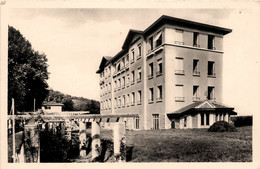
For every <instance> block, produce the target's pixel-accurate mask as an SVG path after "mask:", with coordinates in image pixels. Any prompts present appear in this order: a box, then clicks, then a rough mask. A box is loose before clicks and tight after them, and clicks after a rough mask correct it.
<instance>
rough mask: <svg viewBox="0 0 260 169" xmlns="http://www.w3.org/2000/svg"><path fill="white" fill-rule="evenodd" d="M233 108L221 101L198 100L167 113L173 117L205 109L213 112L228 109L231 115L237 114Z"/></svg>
mask: <svg viewBox="0 0 260 169" xmlns="http://www.w3.org/2000/svg"><path fill="white" fill-rule="evenodd" d="M233 110H234V108H233V107H228V106H225V105H223V104H221V103H217V102H214V101H211V100H204V101H198V102H195V103H192V104H190V105H187V106H185V107H183V108H180V109H179V110H176V111H174V112H172V113H168V114H167V115H168V116H172V117H178V116H182V115H185V114H194V113H197V112H202V111H204V112H205V111H211V112H220V111H227V112H229V113H230V114H231V115H237V113H236V112H234V111H233Z"/></svg>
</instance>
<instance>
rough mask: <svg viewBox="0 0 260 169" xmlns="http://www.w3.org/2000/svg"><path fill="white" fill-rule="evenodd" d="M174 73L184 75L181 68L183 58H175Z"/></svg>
mask: <svg viewBox="0 0 260 169" xmlns="http://www.w3.org/2000/svg"><path fill="white" fill-rule="evenodd" d="M175 74H176V75H184V70H183V58H179V57H177V58H175Z"/></svg>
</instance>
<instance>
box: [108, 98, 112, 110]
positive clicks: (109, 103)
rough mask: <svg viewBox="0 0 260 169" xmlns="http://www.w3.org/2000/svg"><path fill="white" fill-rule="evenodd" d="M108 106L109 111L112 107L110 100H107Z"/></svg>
mask: <svg viewBox="0 0 260 169" xmlns="http://www.w3.org/2000/svg"><path fill="white" fill-rule="evenodd" d="M108 106H109V108H110V109H111V107H112V106H111V99H109V100H108Z"/></svg>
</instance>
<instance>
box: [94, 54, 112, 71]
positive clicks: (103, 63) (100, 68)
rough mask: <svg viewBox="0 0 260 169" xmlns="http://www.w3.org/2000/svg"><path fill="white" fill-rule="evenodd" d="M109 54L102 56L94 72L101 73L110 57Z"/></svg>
mask: <svg viewBox="0 0 260 169" xmlns="http://www.w3.org/2000/svg"><path fill="white" fill-rule="evenodd" d="M112 58H113V57H111V56H103V57H102V60H101V63H100V65H99V69H98V70H97V71H96V73H101V72H102V71H103V70H104V67H105V65H106V64H107V63H108V62H109V61H110V60H111V59H112Z"/></svg>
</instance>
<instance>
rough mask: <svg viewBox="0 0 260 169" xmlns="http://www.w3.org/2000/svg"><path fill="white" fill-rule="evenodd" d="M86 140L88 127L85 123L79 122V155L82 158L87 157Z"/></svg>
mask: <svg viewBox="0 0 260 169" xmlns="http://www.w3.org/2000/svg"><path fill="white" fill-rule="evenodd" d="M86 140H87V135H86V125H85V123H84V122H82V121H80V122H79V141H80V143H79V154H80V156H81V157H85V156H86V155H87V154H86V149H87V147H86Z"/></svg>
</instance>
